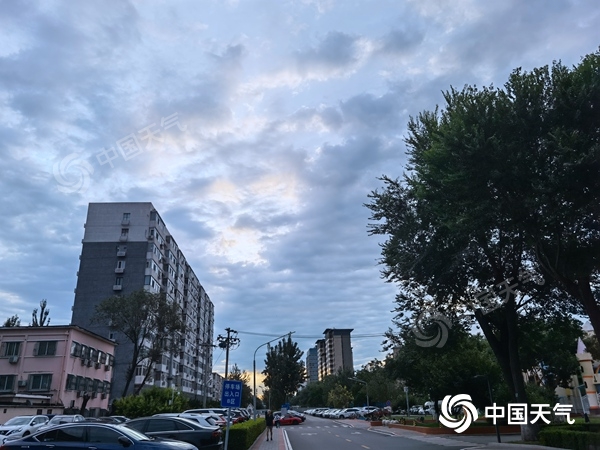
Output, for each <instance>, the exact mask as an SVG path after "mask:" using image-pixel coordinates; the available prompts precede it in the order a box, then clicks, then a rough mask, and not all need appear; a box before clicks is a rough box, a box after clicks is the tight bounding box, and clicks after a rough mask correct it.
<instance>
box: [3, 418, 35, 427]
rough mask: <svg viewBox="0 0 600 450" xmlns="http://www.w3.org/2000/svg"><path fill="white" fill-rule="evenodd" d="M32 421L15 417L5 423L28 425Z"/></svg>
mask: <svg viewBox="0 0 600 450" xmlns="http://www.w3.org/2000/svg"><path fill="white" fill-rule="evenodd" d="M30 421H31V417H13V418H12V419H9V420H7V421H6V422H4V425H27V424H28V423H29V422H30Z"/></svg>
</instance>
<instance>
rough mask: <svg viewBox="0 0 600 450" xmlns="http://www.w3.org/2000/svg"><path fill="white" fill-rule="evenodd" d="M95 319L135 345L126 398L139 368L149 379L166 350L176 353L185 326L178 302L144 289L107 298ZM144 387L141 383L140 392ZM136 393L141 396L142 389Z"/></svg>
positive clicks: (97, 309)
mask: <svg viewBox="0 0 600 450" xmlns="http://www.w3.org/2000/svg"><path fill="white" fill-rule="evenodd" d="M93 320H94V322H95V323H104V324H109V325H110V327H111V329H112V330H115V331H118V332H120V333H121V334H122V335H123V336H124V337H125V339H126V341H128V342H129V343H131V344H132V352H131V359H130V363H129V366H128V367H127V370H126V382H125V387H124V389H123V393H122V395H123V396H125V395H127V393H128V391H129V386H130V384H131V381H132V380H133V377H134V375H135V369H136V367H138V366H140V365H145V366H146V379H147V378H148V377H149V376H150V374H152V373H153V367H154V365H155V364H156V363H157V362H159V361H160V360H161V357H162V354H163V352H164V351H165V350H166V351H169V352H171V353H172V352H174V351H176V349H177V345H178V343H179V337H178V336H179V334H180V333H182V332H183V331H184V326H185V325H184V322H183V321H182V316H181V310H180V308H179V306H178V305H177V304H176V303H174V302H170V301H169V300H168V299H167V298H166V296H165V295H164V294H154V293H150V292H147V291H145V290H139V291H135V292H132V293H131V294H129V295H126V296H121V295H114V296H112V297H109V298H107V299H106V300H104V301H103V302H101V303H100V304H99V305H98V306H97V307H96V316H95V317H94V319H93ZM144 381H145V380H144ZM143 385H144V383H141V384H140V389H141V387H143ZM136 393H139V389H138V391H137V392H136Z"/></svg>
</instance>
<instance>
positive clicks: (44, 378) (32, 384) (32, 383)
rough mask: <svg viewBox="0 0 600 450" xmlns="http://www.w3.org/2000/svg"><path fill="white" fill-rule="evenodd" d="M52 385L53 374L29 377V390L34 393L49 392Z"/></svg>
mask: <svg viewBox="0 0 600 450" xmlns="http://www.w3.org/2000/svg"><path fill="white" fill-rule="evenodd" d="M51 384H52V374H51V373H44V374H39V375H29V389H30V390H32V391H49V390H50V385H51Z"/></svg>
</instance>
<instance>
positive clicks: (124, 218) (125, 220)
mask: <svg viewBox="0 0 600 450" xmlns="http://www.w3.org/2000/svg"><path fill="white" fill-rule="evenodd" d="M130 218H131V213H123V223H124V224H127V223H129V219H130Z"/></svg>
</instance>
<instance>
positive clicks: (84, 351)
mask: <svg viewBox="0 0 600 450" xmlns="http://www.w3.org/2000/svg"><path fill="white" fill-rule="evenodd" d="M81 359H90V348H89V347H88V346H87V345H84V344H82V345H81Z"/></svg>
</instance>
